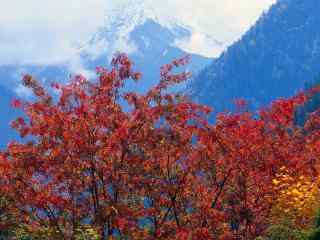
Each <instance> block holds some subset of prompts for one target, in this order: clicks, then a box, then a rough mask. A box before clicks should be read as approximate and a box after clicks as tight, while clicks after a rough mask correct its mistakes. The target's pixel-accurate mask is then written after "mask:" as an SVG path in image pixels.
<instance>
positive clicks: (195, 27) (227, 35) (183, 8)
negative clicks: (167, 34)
mask: <svg viewBox="0 0 320 240" xmlns="http://www.w3.org/2000/svg"><path fill="white" fill-rule="evenodd" d="M146 1H147V2H148V5H149V6H150V7H152V8H153V12H154V13H156V15H158V16H160V19H162V20H163V21H166V19H169V20H170V21H178V22H180V23H183V24H186V25H188V26H189V27H190V28H191V29H192V34H193V35H192V36H191V38H190V39H189V42H186V41H182V42H180V43H181V46H182V47H184V48H185V49H187V50H191V51H192V52H198V53H200V54H204V55H207V56H218V55H219V53H221V51H222V50H223V49H224V48H225V47H226V46H228V45H230V44H231V43H232V42H234V41H235V40H237V39H238V38H239V37H240V36H241V35H242V34H243V33H244V32H245V31H247V30H248V29H249V28H250V26H251V25H253V24H254V23H255V21H256V20H257V19H258V17H259V16H260V15H261V14H262V12H263V11H266V10H267V9H268V8H269V7H270V6H271V5H272V4H273V3H275V2H276V0H197V1H195V0H174V1H173V0H161V1H157V0H146ZM210 38H211V41H210ZM213 39H214V40H217V41H218V42H221V43H223V47H221V45H220V44H218V45H217V44H216V43H214V42H213Z"/></svg>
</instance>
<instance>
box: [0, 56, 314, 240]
mask: <svg viewBox="0 0 320 240" xmlns="http://www.w3.org/2000/svg"><path fill="white" fill-rule="evenodd" d="M186 62H187V58H182V59H179V60H175V61H173V62H172V63H171V64H168V65H165V66H164V67H162V69H161V79H160V82H159V84H158V85H156V86H155V87H153V88H152V89H150V90H149V91H148V92H147V93H146V94H138V93H136V92H124V91H123V87H124V86H125V83H126V81H127V80H129V79H134V80H139V78H140V77H141V74H140V73H137V72H134V71H133V70H132V63H131V61H130V60H129V59H128V58H127V57H126V56H125V55H123V54H118V55H117V56H116V57H115V58H114V59H113V61H112V67H111V69H110V70H108V69H105V68H102V67H100V68H98V69H97V74H98V79H97V80H95V81H89V80H87V79H86V78H85V77H83V76H81V75H77V76H75V77H74V78H73V79H72V80H71V82H70V83H67V84H66V85H61V84H52V87H53V88H54V89H55V90H57V91H58V92H59V96H58V99H57V97H56V96H55V95H54V94H50V92H48V91H46V90H45V88H44V87H42V86H41V85H40V84H39V83H38V82H37V81H36V80H35V79H33V78H32V77H31V76H25V77H24V79H23V83H24V84H25V85H26V86H27V87H29V88H31V89H32V90H33V92H34V94H35V96H36V97H37V100H35V101H29V102H20V101H15V104H14V105H15V106H16V107H20V108H21V109H22V110H23V111H24V112H25V115H26V117H25V118H18V119H17V120H16V121H14V122H13V124H12V125H13V127H14V128H15V129H17V130H18V131H19V132H20V134H21V136H22V137H30V136H31V140H30V138H29V140H26V142H24V143H18V142H12V143H10V144H9V146H8V148H7V149H6V151H4V152H3V153H2V155H1V160H0V172H1V174H2V177H1V186H2V191H3V194H4V195H5V196H6V197H7V198H8V199H14V204H13V205H14V207H13V208H14V210H15V211H17V212H18V213H19V214H18V216H19V221H21V222H22V223H24V224H26V225H27V226H28V229H29V231H30V232H32V231H37V230H38V229H39V228H42V227H46V228H52V229H54V233H55V235H54V236H51V238H50V237H48V238H49V239H75V236H76V232H77V229H79V228H81V227H82V226H83V225H90V226H92V227H93V228H94V229H96V230H97V231H98V232H99V235H100V237H101V239H112V238H116V237H117V238H120V239H254V238H255V237H257V236H259V235H262V234H263V233H264V231H265V229H266V227H267V221H266V219H267V218H268V216H269V214H270V210H271V208H272V204H273V199H274V197H275V196H274V192H273V189H272V180H273V179H274V177H275V176H276V174H277V173H278V172H279V171H280V170H279V169H280V168H281V167H283V166H285V167H286V168H287V169H288V170H289V171H291V172H292V173H295V174H296V173H297V172H300V171H304V172H310V173H312V174H313V175H314V176H315V177H316V176H317V174H318V173H317V171H318V166H317V162H316V160H317V159H316V154H319V150H318V149H320V148H319V145H320V142H319V139H320V138H319V130H318V129H319V123H320V121H319V118H318V116H317V115H316V114H314V115H313V117H312V118H311V119H310V120H309V122H308V123H307V124H306V126H305V128H304V129H301V128H298V127H296V126H295V124H294V121H293V120H294V111H295V108H296V106H298V105H299V104H302V103H303V102H305V101H306V99H307V98H308V95H306V94H300V95H298V96H297V97H294V98H291V99H288V100H280V101H277V102H275V103H274V104H273V105H272V106H271V107H270V108H268V109H265V110H263V111H261V113H260V116H259V117H256V116H254V115H253V114H251V113H249V112H246V111H239V112H238V113H234V114H230V113H223V114H220V115H219V116H218V118H217V122H216V123H215V124H209V123H208V121H207V116H208V114H209V113H210V109H209V108H208V107H206V106H202V105H199V104H196V103H193V102H192V101H190V100H189V99H188V98H187V97H185V96H183V95H182V94H180V93H172V92H171V93H170V92H168V91H167V90H168V88H169V87H170V86H171V85H174V84H177V83H180V82H182V81H184V80H186V79H187V78H188V77H189V75H190V74H189V73H188V72H182V73H178V74H174V73H173V70H174V68H176V67H179V66H181V65H184V64H186ZM124 101H126V102H127V103H128V104H129V107H126V108H124V107H123V102H124ZM305 131H308V133H309V134H305Z"/></svg>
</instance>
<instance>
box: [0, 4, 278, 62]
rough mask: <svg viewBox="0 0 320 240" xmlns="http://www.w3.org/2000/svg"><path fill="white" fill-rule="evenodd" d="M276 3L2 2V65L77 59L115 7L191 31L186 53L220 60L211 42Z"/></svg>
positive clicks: (231, 37)
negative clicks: (79, 50) (79, 48)
mask: <svg viewBox="0 0 320 240" xmlns="http://www.w3.org/2000/svg"><path fill="white" fill-rule="evenodd" d="M274 2H275V0H26V1H25V0H10V1H8V0H0V3H1V10H2V11H1V15H0V64H16V63H24V64H28V63H29V64H31V63H32V64H56V63H60V62H64V61H68V60H70V59H71V60H72V59H76V57H77V56H76V55H77V51H76V50H75V46H78V45H81V44H83V43H84V42H86V41H87V40H88V39H89V38H90V37H91V36H92V34H94V33H95V32H96V31H97V29H98V28H99V27H101V26H102V25H103V24H104V22H105V18H106V15H108V14H110V13H111V12H112V9H116V8H121V7H123V6H130V7H134V8H136V9H141V8H145V10H146V13H147V14H154V15H156V16H157V18H158V19H159V20H160V21H162V22H163V23H165V22H170V21H171V22H172V21H173V22H177V23H179V24H184V25H186V26H188V27H190V29H192V33H193V34H192V37H191V39H190V40H189V41H188V42H179V43H178V44H180V45H181V47H183V48H184V49H187V50H189V51H191V52H195V53H200V54H203V55H207V56H217V55H218V54H219V53H220V52H221V50H222V49H213V48H212V46H211V45H210V41H207V40H208V39H209V38H214V39H216V40H218V41H220V42H222V43H223V44H224V46H227V45H229V44H231V43H232V42H233V41H235V40H236V39H238V38H239V37H240V36H241V35H242V34H243V33H244V32H245V31H246V30H247V29H248V28H249V27H250V26H251V25H252V24H253V23H254V22H255V21H256V19H257V18H258V16H259V15H260V14H261V13H262V12H263V11H265V10H266V9H268V8H269V7H270V5H271V4H272V3H274Z"/></svg>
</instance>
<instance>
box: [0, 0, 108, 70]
mask: <svg viewBox="0 0 320 240" xmlns="http://www.w3.org/2000/svg"><path fill="white" fill-rule="evenodd" d="M0 6H1V14H0V64H14V63H21V64H24V63H34V64H44V65H45V64H54V63H61V62H64V61H67V60H68V59H69V58H70V57H71V58H72V57H73V56H74V55H76V54H77V51H76V49H75V47H74V46H75V45H80V44H81V43H82V42H83V41H86V39H87V38H88V37H89V36H90V35H92V34H93V33H94V32H95V31H96V29H97V27H99V26H100V25H101V24H102V23H103V19H104V14H105V9H106V7H107V6H106V4H105V0H67V1H66V0H45V1H43V0H27V1H24V0H23V1H21V0H10V1H7V0H0Z"/></svg>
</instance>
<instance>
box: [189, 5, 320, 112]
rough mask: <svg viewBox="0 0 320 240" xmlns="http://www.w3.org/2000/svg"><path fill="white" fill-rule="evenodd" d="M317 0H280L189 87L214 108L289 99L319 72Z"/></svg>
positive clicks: (319, 20)
mask: <svg viewBox="0 0 320 240" xmlns="http://www.w3.org/2000/svg"><path fill="white" fill-rule="evenodd" d="M319 13H320V1H319V0H279V1H278V2H277V3H276V4H274V5H273V6H272V7H271V9H270V10H269V11H268V13H266V14H264V15H263V16H261V17H260V19H259V20H258V21H257V23H256V24H255V26H253V27H252V28H251V29H250V30H249V31H248V32H247V33H246V34H245V35H244V36H243V37H242V38H241V39H240V40H239V41H238V42H236V43H235V44H233V45H232V46H231V47H229V48H228V49H227V50H226V51H225V52H224V53H223V54H222V55H221V56H220V57H219V58H218V59H216V60H213V62H212V63H211V64H209V65H208V66H207V67H206V68H205V69H204V70H203V71H201V73H200V74H199V75H198V76H197V77H196V78H195V80H194V81H193V82H192V84H191V85H190V89H191V91H192V94H193V96H194V97H195V99H196V100H197V101H199V102H201V103H204V104H209V105H211V106H213V107H214V108H215V109H216V110H217V111H223V110H225V109H226V108H228V109H230V107H231V105H232V102H233V99H235V98H244V99H246V100H249V101H250V102H251V106H252V107H257V106H259V105H265V104H268V103H269V102H270V101H272V100H274V99H275V98H278V97H288V96H291V95H293V94H295V93H296V92H297V91H299V90H301V89H303V87H304V85H305V82H306V81H309V80H313V79H314V76H316V75H317V74H318V73H319V72H320V28H319V26H320V14H319Z"/></svg>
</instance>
